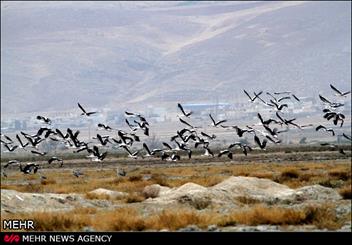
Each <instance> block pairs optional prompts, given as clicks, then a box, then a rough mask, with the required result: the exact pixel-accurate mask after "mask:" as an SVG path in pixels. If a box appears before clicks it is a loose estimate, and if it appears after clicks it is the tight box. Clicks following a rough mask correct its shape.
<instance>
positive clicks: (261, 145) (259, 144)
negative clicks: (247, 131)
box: [254, 135, 268, 149]
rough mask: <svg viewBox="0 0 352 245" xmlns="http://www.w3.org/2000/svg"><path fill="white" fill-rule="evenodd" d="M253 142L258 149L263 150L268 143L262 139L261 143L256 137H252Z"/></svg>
mask: <svg viewBox="0 0 352 245" xmlns="http://www.w3.org/2000/svg"><path fill="white" fill-rule="evenodd" d="M254 141H255V142H256V143H257V144H258V146H259V147H260V149H265V146H266V143H267V142H268V140H267V139H264V140H263V141H262V142H260V139H259V137H258V136H257V135H254Z"/></svg>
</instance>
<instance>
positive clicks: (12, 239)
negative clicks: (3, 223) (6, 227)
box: [4, 234, 21, 243]
mask: <svg viewBox="0 0 352 245" xmlns="http://www.w3.org/2000/svg"><path fill="white" fill-rule="evenodd" d="M20 240H21V238H20V236H19V235H15V234H11V235H5V236H4V242H5V243H19V242H20Z"/></svg>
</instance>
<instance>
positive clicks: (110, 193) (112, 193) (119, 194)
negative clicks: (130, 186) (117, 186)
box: [88, 188, 128, 198]
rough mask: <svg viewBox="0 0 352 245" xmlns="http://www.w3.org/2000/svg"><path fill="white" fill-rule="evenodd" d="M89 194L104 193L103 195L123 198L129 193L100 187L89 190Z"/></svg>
mask: <svg viewBox="0 0 352 245" xmlns="http://www.w3.org/2000/svg"><path fill="white" fill-rule="evenodd" d="M88 193H89V194H93V195H98V196H99V195H103V196H108V197H110V198H122V197H124V196H127V195H128V194H127V193H124V192H120V191H111V190H108V189H104V188H98V189H95V190H93V191H90V192H88Z"/></svg>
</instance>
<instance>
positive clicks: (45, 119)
mask: <svg viewBox="0 0 352 245" xmlns="http://www.w3.org/2000/svg"><path fill="white" fill-rule="evenodd" d="M37 119H38V120H40V121H43V122H44V123H46V124H48V125H51V120H50V119H49V118H48V117H43V116H37Z"/></svg>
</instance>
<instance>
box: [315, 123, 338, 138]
mask: <svg viewBox="0 0 352 245" xmlns="http://www.w3.org/2000/svg"><path fill="white" fill-rule="evenodd" d="M320 129H322V130H325V131H326V132H331V134H332V136H335V132H334V130H333V129H332V128H326V127H325V126H323V125H319V126H318V127H316V128H315V131H319V130H320Z"/></svg>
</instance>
